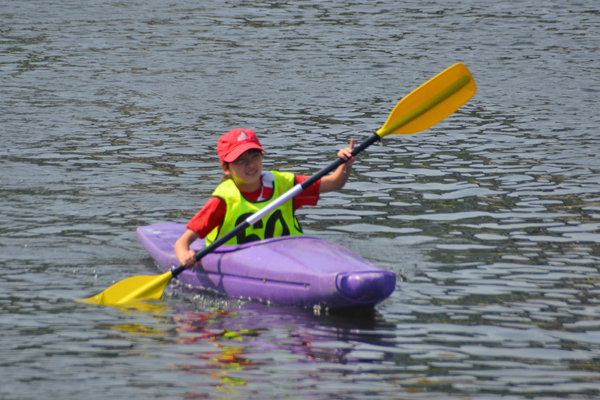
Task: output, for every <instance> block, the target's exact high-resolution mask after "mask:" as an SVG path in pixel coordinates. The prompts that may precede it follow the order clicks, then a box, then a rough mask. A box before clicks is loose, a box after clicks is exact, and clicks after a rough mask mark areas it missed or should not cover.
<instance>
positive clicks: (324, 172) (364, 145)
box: [171, 133, 381, 278]
mask: <svg viewBox="0 0 600 400" xmlns="http://www.w3.org/2000/svg"><path fill="white" fill-rule="evenodd" d="M379 140H381V138H380V137H379V135H378V134H376V133H374V134H373V135H372V136H371V137H370V138H368V139H367V140H365V141H364V142H363V143H362V144H361V145H360V146H358V147H355V148H354V149H353V150H352V156H356V155H357V154H358V153H360V152H361V151H363V150H364V149H366V148H367V147H369V146H370V145H372V144H373V143H375V142H377V141H379ZM346 161H347V160H344V159H343V158H338V159H337V160H335V161H334V162H333V163H331V164H330V165H329V166H328V167H325V168H323V169H322V170H320V171H319V172H317V173H316V174H315V175H313V176H312V177H310V178H309V179H307V180H306V181H304V182H302V183H301V185H300V186H302V190H305V189H306V188H308V187H309V186H310V185H312V184H313V183H315V182H316V181H318V180H319V179H321V178H322V177H324V176H325V175H327V174H329V173H330V172H331V171H333V170H335V169H336V168H337V167H339V166H340V165H342V164H343V163H345V162H346ZM249 226H250V224H249V223H248V222H247V221H244V222H242V223H241V224H239V225H237V226H236V227H235V228H233V229H232V230H230V231H229V232H227V233H226V234H225V235H223V236H221V237H220V238H218V239H217V240H215V241H214V242H212V243H211V244H210V245H208V246H206V247H205V248H203V249H202V250H200V251H199V252H197V253H196V262H198V261H200V260H201V259H202V257H204V256H205V255H207V254H209V253H212V252H213V251H214V250H216V249H217V248H218V247H221V246H222V245H224V244H225V243H227V242H228V241H229V240H230V239H232V238H234V237H235V236H237V234H238V233H240V232H242V231H244V230H246V228H247V227H249ZM183 271H185V267H184V266H183V265H180V266H178V267H177V268H175V269H174V270H172V271H171V273H172V274H173V278H175V277H177V275H179V274H180V273H182V272H183Z"/></svg>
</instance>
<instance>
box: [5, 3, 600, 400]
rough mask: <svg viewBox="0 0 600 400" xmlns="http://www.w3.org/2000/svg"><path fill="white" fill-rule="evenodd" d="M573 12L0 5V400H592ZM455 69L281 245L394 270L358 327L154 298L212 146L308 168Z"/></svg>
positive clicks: (590, 103) (590, 188) (592, 265)
mask: <svg viewBox="0 0 600 400" xmlns="http://www.w3.org/2000/svg"><path fill="white" fill-rule="evenodd" d="M599 26H600V8H599V5H598V4H597V2H589V1H588V2H560V1H551V0H537V1H531V0H526V1H484V0H481V1H436V0H433V1H393V0H382V1H367V0H356V1H353V2H346V1H339V0H332V1H319V2H316V1H273V2H268V1H241V0H232V1H183V0H175V1H156V0H147V1H144V2H137V1H129V0H124V1H116V0H115V1H108V0H105V1H102V0H101V1H87V0H84V1H72V0H61V1H58V0H54V1H52V0H50V1H40V0H26V1H24V0H13V1H10V0H0V96H1V97H0V366H1V368H2V373H1V374H0V398H1V399H40V398H42V399H43V398H56V399H82V398H85V399H107V398H113V399H149V398H154V399H157V398H169V399H171V398H174V399H197V398H211V399H239V398H242V399H244V398H245V399H266V398H269V399H279V398H294V399H300V398H302V399H306V398H315V399H364V398H373V399H396V398H402V399H428V400H429V399H500V398H502V399H549V398H569V399H592V398H598V396H600V272H599V266H600V158H599V157H598V154H599V153H600V135H599V126H600V116H599V112H598V111H599V110H600V101H599V98H600V30H599ZM456 62H463V63H464V64H465V65H466V66H467V67H468V68H469V69H470V70H471V72H472V74H473V76H474V78H475V80H476V82H477V85H478V92H477V94H476V95H475V97H473V98H472V99H471V100H470V101H469V102H468V103H467V104H466V105H465V106H464V107H462V108H461V109H460V110H459V111H458V112H456V113H455V114H453V115H452V116H450V117H449V118H447V119H446V120H444V121H443V122H442V123H440V124H438V125H436V126H435V127H433V128H432V129H429V130H427V131H425V132H422V133H418V134H415V135H409V136H391V137H386V138H384V139H383V142H382V144H381V145H374V146H372V147H370V148H369V149H368V150H367V151H365V152H364V153H363V154H361V156H360V157H359V160H358V161H357V163H356V164H355V169H354V171H353V175H352V177H351V179H350V182H349V183H348V185H347V186H346V187H345V188H344V190H342V191H340V192H336V193H330V194H327V195H324V196H323V197H322V199H321V201H320V203H319V206H317V207H315V208H306V209H302V210H301V212H300V218H301V222H302V224H303V226H304V227H305V231H307V232H308V233H309V234H311V235H314V236H319V237H323V238H325V239H329V240H332V241H335V242H338V243H340V244H342V245H344V246H345V247H347V248H349V249H351V250H352V251H354V252H355V253H358V254H360V255H361V256H363V257H365V258H367V259H368V260H370V261H371V262H373V263H375V264H377V265H379V266H380V267H382V268H384V269H386V270H389V271H393V272H395V273H397V274H399V276H404V277H405V278H406V279H405V280H404V281H399V282H398V285H397V288H396V290H395V292H394V293H393V294H392V296H391V297H390V298H389V299H387V300H386V301H384V302H383V303H381V304H379V305H378V306H377V307H376V308H375V310H374V311H373V312H350V313H343V314H339V313H331V312H327V310H313V309H298V308H289V307H278V306H274V305H270V306H269V305H266V304H262V303H257V302H248V301H242V300H238V299H227V298H220V297H216V296H214V295H212V294H207V293H198V292H194V291H190V290H188V289H186V288H181V287H178V286H176V285H170V286H169V287H168V288H167V290H166V294H165V299H164V300H162V301H160V302H156V303H152V304H148V306H147V307H144V308H127V309H119V308H112V307H98V306H90V305H85V304H81V303H77V302H75V301H74V300H75V299H78V298H83V297H88V296H91V295H94V294H96V293H98V292H100V291H102V290H104V289H105V288H107V287H108V286H110V285H111V284H112V283H113V282H117V281H120V280H122V279H124V278H127V277H130V276H135V275H146V274H150V275H152V274H157V273H158V272H159V271H158V268H157V267H156V266H155V265H154V262H153V260H152V259H151V258H150V257H149V256H148V254H147V253H146V251H145V250H144V248H143V247H142V246H141V244H140V243H139V242H138V240H137V237H136V234H135V230H136V228H137V227H138V226H140V225H148V224H152V223H159V222H167V221H175V222H182V223H184V222H187V221H188V220H189V219H190V218H191V217H192V216H193V215H194V214H195V212H196V211H197V210H198V209H199V208H200V207H201V206H202V205H203V204H204V202H205V201H206V200H207V199H208V198H209V197H210V194H211V192H212V190H213V189H214V187H216V185H217V184H218V182H219V181H220V179H221V169H220V167H219V163H218V158H217V156H216V141H217V139H218V137H219V136H220V135H221V134H223V133H225V132H227V131H228V130H230V129H232V128H235V127H248V128H251V129H254V130H255V131H256V132H257V134H258V135H259V137H260V138H261V142H262V143H263V145H264V146H265V147H266V148H267V151H268V155H267V156H266V158H265V164H266V166H267V168H275V169H278V170H285V171H291V172H295V173H303V174H311V173H314V172H316V171H317V170H318V169H320V168H322V167H323V166H325V165H327V164H328V163H330V162H332V161H333V160H334V159H335V152H336V150H337V149H339V148H341V147H345V146H346V145H347V143H349V141H350V139H351V138H354V139H356V141H357V142H359V143H360V142H362V141H363V140H364V139H366V138H367V137H368V136H370V135H371V133H372V131H374V130H376V129H378V128H380V127H381V126H382V125H383V123H384V122H385V120H386V118H387V116H388V114H389V113H390V111H391V110H392V108H393V107H394V105H395V104H396V103H397V102H398V101H399V100H400V99H401V98H402V97H403V96H405V95H406V94H407V93H408V92H410V91H411V90H413V89H414V88H416V87H417V86H419V85H420V84H421V83H423V82H425V81H426V80H427V79H429V78H431V77H433V76H434V75H435V74H437V73H439V72H440V71H442V70H444V69H445V68H447V67H449V66H450V65H452V64H454V63H456Z"/></svg>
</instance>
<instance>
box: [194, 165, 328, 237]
mask: <svg viewBox="0 0 600 400" xmlns="http://www.w3.org/2000/svg"><path fill="white" fill-rule="evenodd" d="M308 179H309V177H308V176H305V175H296V184H299V183H302V182H304V181H306V180H308ZM320 187H321V180H320V179H319V180H318V181H317V182H315V183H314V184H312V185H310V186H309V187H308V188H306V190H304V191H303V192H302V193H300V194H298V195H297V196H296V197H294V211H296V210H297V209H299V208H300V207H302V206H316V205H317V202H318V201H319V189H320ZM263 189H264V193H262V195H263V198H269V197H270V196H271V194H272V193H273V189H271V188H268V187H263V188H260V189H258V190H257V191H256V192H241V193H242V196H244V197H245V198H246V199H248V200H250V201H256V200H257V199H258V197H259V196H260V195H261V192H262V191H263ZM226 212H227V204H226V203H225V202H224V201H223V200H222V199H221V198H219V197H211V198H210V199H209V200H208V201H207V202H206V204H205V205H204V207H202V209H200V211H198V213H197V214H196V215H194V217H193V218H192V219H191V220H190V222H188V224H187V228H188V229H191V230H193V231H194V232H196V233H197V234H198V236H200V237H201V238H204V237H206V235H208V234H209V233H210V232H211V231H212V230H213V229H215V228H216V227H218V226H221V224H222V223H223V220H224V219H225V213H226Z"/></svg>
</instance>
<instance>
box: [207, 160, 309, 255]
mask: <svg viewBox="0 0 600 400" xmlns="http://www.w3.org/2000/svg"><path fill="white" fill-rule="evenodd" d="M266 179H268V180H273V194H272V195H271V197H270V198H269V199H266V200H262V201H256V202H254V201H249V200H247V199H246V198H244V196H242V194H241V193H240V191H239V189H238V188H237V186H236V185H235V182H234V181H233V179H227V180H226V181H225V182H223V183H221V184H220V185H219V186H218V187H217V188H216V189H215V191H214V192H213V196H215V197H220V198H221V199H223V201H225V203H226V204H227V213H226V214H225V220H224V221H223V225H221V226H220V227H217V228H215V229H213V230H212V232H210V233H209V234H208V235H207V236H206V245H207V246H208V245H209V244H211V243H212V242H214V241H215V240H216V239H218V238H219V237H220V236H222V235H224V234H225V233H227V232H229V231H231V230H232V229H233V228H235V227H236V226H237V225H239V224H240V223H242V222H244V221H245V220H246V218H248V217H249V216H250V215H252V214H254V213H255V212H257V211H259V210H261V209H262V208H264V207H266V206H267V205H269V203H271V201H273V200H275V199H276V198H278V197H279V196H281V195H282V194H283V193H285V192H286V191H288V190H289V189H291V188H292V187H293V186H294V183H295V176H294V174H292V173H290V172H277V171H271V172H267V173H263V182H264V181H265V180H266ZM293 201H294V200H293V199H292V200H290V201H288V202H286V203H285V204H283V205H282V206H280V207H279V208H277V209H276V210H275V211H273V212H271V213H270V214H268V215H267V216H265V217H263V219H262V220H260V221H258V222H257V223H255V224H254V225H252V226H250V227H248V228H246V231H245V232H241V233H240V234H238V235H237V236H236V237H234V238H233V239H230V240H229V241H228V242H227V243H225V244H243V243H248V242H253V241H256V240H262V239H268V238H272V237H279V236H300V235H302V228H301V227H300V224H299V223H298V220H297V219H296V217H295V216H294V204H293Z"/></svg>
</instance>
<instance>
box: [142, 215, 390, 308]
mask: <svg viewBox="0 0 600 400" xmlns="http://www.w3.org/2000/svg"><path fill="white" fill-rule="evenodd" d="M185 230H186V227H185V225H184V224H175V223H164V224H155V225H149V226H142V227H139V228H138V230H137V235H138V238H139V239H140V241H141V242H142V245H143V246H144V247H145V248H146V250H147V251H148V252H149V253H150V255H151V256H152V258H154V260H155V261H156V262H157V263H158V265H159V267H160V268H161V269H162V270H163V271H165V272H166V271H169V270H171V269H172V268H173V267H176V266H178V265H179V262H178V260H177V257H176V256H175V251H174V250H173V246H174V245H175V241H176V240H177V239H178V238H179V237H180V236H181V234H183V232H184V231H185ZM202 247H204V241H202V240H196V241H195V242H194V243H193V244H192V246H191V248H192V249H193V250H195V251H198V250H200V249H202ZM177 279H178V280H179V281H180V282H182V283H183V284H186V285H190V286H193V287H198V288H203V289H212V290H216V291H218V292H219V293H222V294H224V295H226V296H229V297H243V298H249V299H253V300H262V301H269V302H271V303H274V304H280V305H294V306H304V307H313V306H321V307H327V308H329V309H341V308H359V307H373V306H374V305H375V304H377V303H379V302H380V301H382V300H384V299H386V298H387V297H388V296H389V295H390V294H392V292H393V291H394V288H395V287H396V275H395V274H394V273H392V272H389V271H384V270H382V269H380V268H378V267H377V266H375V265H373V264H371V263H370V262H368V261H367V260H365V259H363V258H362V257H360V256H358V255H356V254H354V253H352V252H351V251H349V250H347V249H345V248H344V247H342V246H340V245H339V244H337V243H333V242H329V241H327V240H323V239H319V238H315V237H309V236H284V237H279V238H273V239H266V240H261V241H257V242H251V243H246V244H243V245H240V246H221V247H219V248H217V249H216V250H215V251H214V252H212V253H210V254H207V255H206V256H204V258H202V260H200V262H199V263H198V265H197V266H196V267H195V268H194V269H187V270H185V271H183V272H182V273H181V274H180V275H178V276H177Z"/></svg>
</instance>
